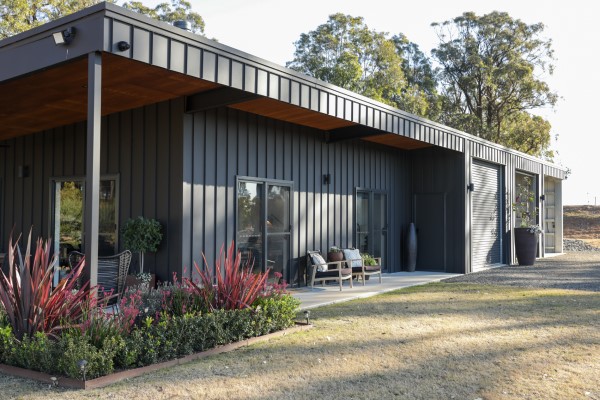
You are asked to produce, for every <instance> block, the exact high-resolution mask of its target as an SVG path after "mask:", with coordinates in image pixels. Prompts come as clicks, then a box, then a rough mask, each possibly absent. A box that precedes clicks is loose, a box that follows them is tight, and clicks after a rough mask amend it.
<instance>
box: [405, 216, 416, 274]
mask: <svg viewBox="0 0 600 400" xmlns="http://www.w3.org/2000/svg"><path fill="white" fill-rule="evenodd" d="M416 268H417V229H416V228H415V223H414V222H411V223H410V225H409V226H408V232H407V233H406V270H407V271H408V272H414V271H415V269H416Z"/></svg>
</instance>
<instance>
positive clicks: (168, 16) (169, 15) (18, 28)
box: [0, 0, 204, 39]
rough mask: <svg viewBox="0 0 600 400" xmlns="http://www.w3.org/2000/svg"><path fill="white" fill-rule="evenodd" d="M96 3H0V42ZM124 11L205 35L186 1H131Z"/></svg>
mask: <svg viewBox="0 0 600 400" xmlns="http://www.w3.org/2000/svg"><path fill="white" fill-rule="evenodd" d="M109 1H111V0H109ZM99 2H100V1H99V0H0V39H4V38H7V37H10V36H13V35H16V34H17V33H21V32H24V31H27V30H30V29H33V28H35V27H36V26H39V25H43V24H45V23H47V22H49V21H53V20H55V19H58V18H60V17H64V16H65V15H68V14H72V13H74V12H76V11H79V10H82V9H84V8H86V7H90V6H92V5H94V4H97V3H99ZM112 2H114V0H113V1H112ZM123 7H125V8H128V9H130V10H132V11H136V12H139V13H141V14H145V15H148V16H149V17H151V18H155V19H157V20H159V21H165V22H173V21H176V20H178V19H184V20H188V21H190V22H191V23H192V31H193V32H195V33H200V34H202V33H204V20H203V19H202V17H201V16H200V14H198V13H196V12H193V11H192V6H191V4H190V3H189V2H188V1H185V0H171V3H160V4H158V5H157V6H156V7H153V8H152V7H146V6H144V4H143V3H141V2H139V1H130V2H125V3H124V4H123Z"/></svg>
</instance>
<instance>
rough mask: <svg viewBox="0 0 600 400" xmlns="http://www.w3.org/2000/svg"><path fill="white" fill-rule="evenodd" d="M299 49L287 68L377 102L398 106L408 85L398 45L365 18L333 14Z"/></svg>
mask: <svg viewBox="0 0 600 400" xmlns="http://www.w3.org/2000/svg"><path fill="white" fill-rule="evenodd" d="M295 46H296V51H295V53H294V59H293V60H292V61H290V62H288V63H287V64H286V66H288V67H289V68H292V69H295V70H296V71H299V72H302V73H305V74H307V75H310V76H313V77H315V78H319V79H322V80H324V81H327V82H331V83H333V84H335V85H338V86H341V87H343V88H345V89H348V90H352V91H354V92H357V93H360V94H363V95H365V96H368V97H371V98H373V99H375V100H379V101H382V102H384V103H388V104H394V100H393V98H394V96H395V95H398V94H399V93H400V91H401V90H402V88H403V87H404V86H405V85H406V79H405V77H404V73H403V72H402V68H401V62H402V60H401V59H400V57H399V56H398V55H397V54H396V51H395V47H394V43H393V42H392V41H390V40H389V39H387V38H386V36H385V34H383V33H380V32H376V31H374V30H370V29H369V28H368V26H367V25H366V24H365V23H364V20H363V18H362V17H352V16H350V15H344V14H341V13H338V14H333V15H330V16H329V19H328V20H327V22H326V23H325V24H322V25H319V26H318V27H317V28H316V29H315V30H314V31H310V32H309V33H303V34H302V35H300V39H299V40H298V41H297V42H296V43H295Z"/></svg>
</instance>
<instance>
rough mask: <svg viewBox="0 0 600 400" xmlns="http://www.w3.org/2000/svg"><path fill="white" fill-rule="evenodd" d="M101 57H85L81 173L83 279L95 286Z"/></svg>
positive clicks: (92, 54)
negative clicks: (84, 132)
mask: <svg viewBox="0 0 600 400" xmlns="http://www.w3.org/2000/svg"><path fill="white" fill-rule="evenodd" d="M101 103H102V54H101V53H100V52H94V53H90V54H89V55H88V115H87V145H86V146H87V148H86V170H85V171H86V172H85V174H86V175H85V219H84V221H85V278H86V279H89V281H90V286H96V285H97V284H98V226H99V215H100V211H99V209H100V124H101V119H100V116H101V115H100V112H101Z"/></svg>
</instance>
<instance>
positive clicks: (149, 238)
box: [121, 216, 163, 273]
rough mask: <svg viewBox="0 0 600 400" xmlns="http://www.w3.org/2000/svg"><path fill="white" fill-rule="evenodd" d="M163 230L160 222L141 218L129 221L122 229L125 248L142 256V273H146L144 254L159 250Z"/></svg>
mask: <svg viewBox="0 0 600 400" xmlns="http://www.w3.org/2000/svg"><path fill="white" fill-rule="evenodd" d="M161 230H162V226H161V225H160V222H158V221H157V220H155V219H151V218H144V217H141V216H140V217H137V218H134V219H129V220H127V221H126V222H125V224H123V227H122V228H121V235H122V236H123V244H124V245H125V247H126V248H128V249H130V250H131V251H137V252H139V254H140V273H143V272H144V253H145V252H147V251H151V252H155V251H157V250H158V245H159V244H160V242H161V240H162V237H163V235H162V232H161Z"/></svg>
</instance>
